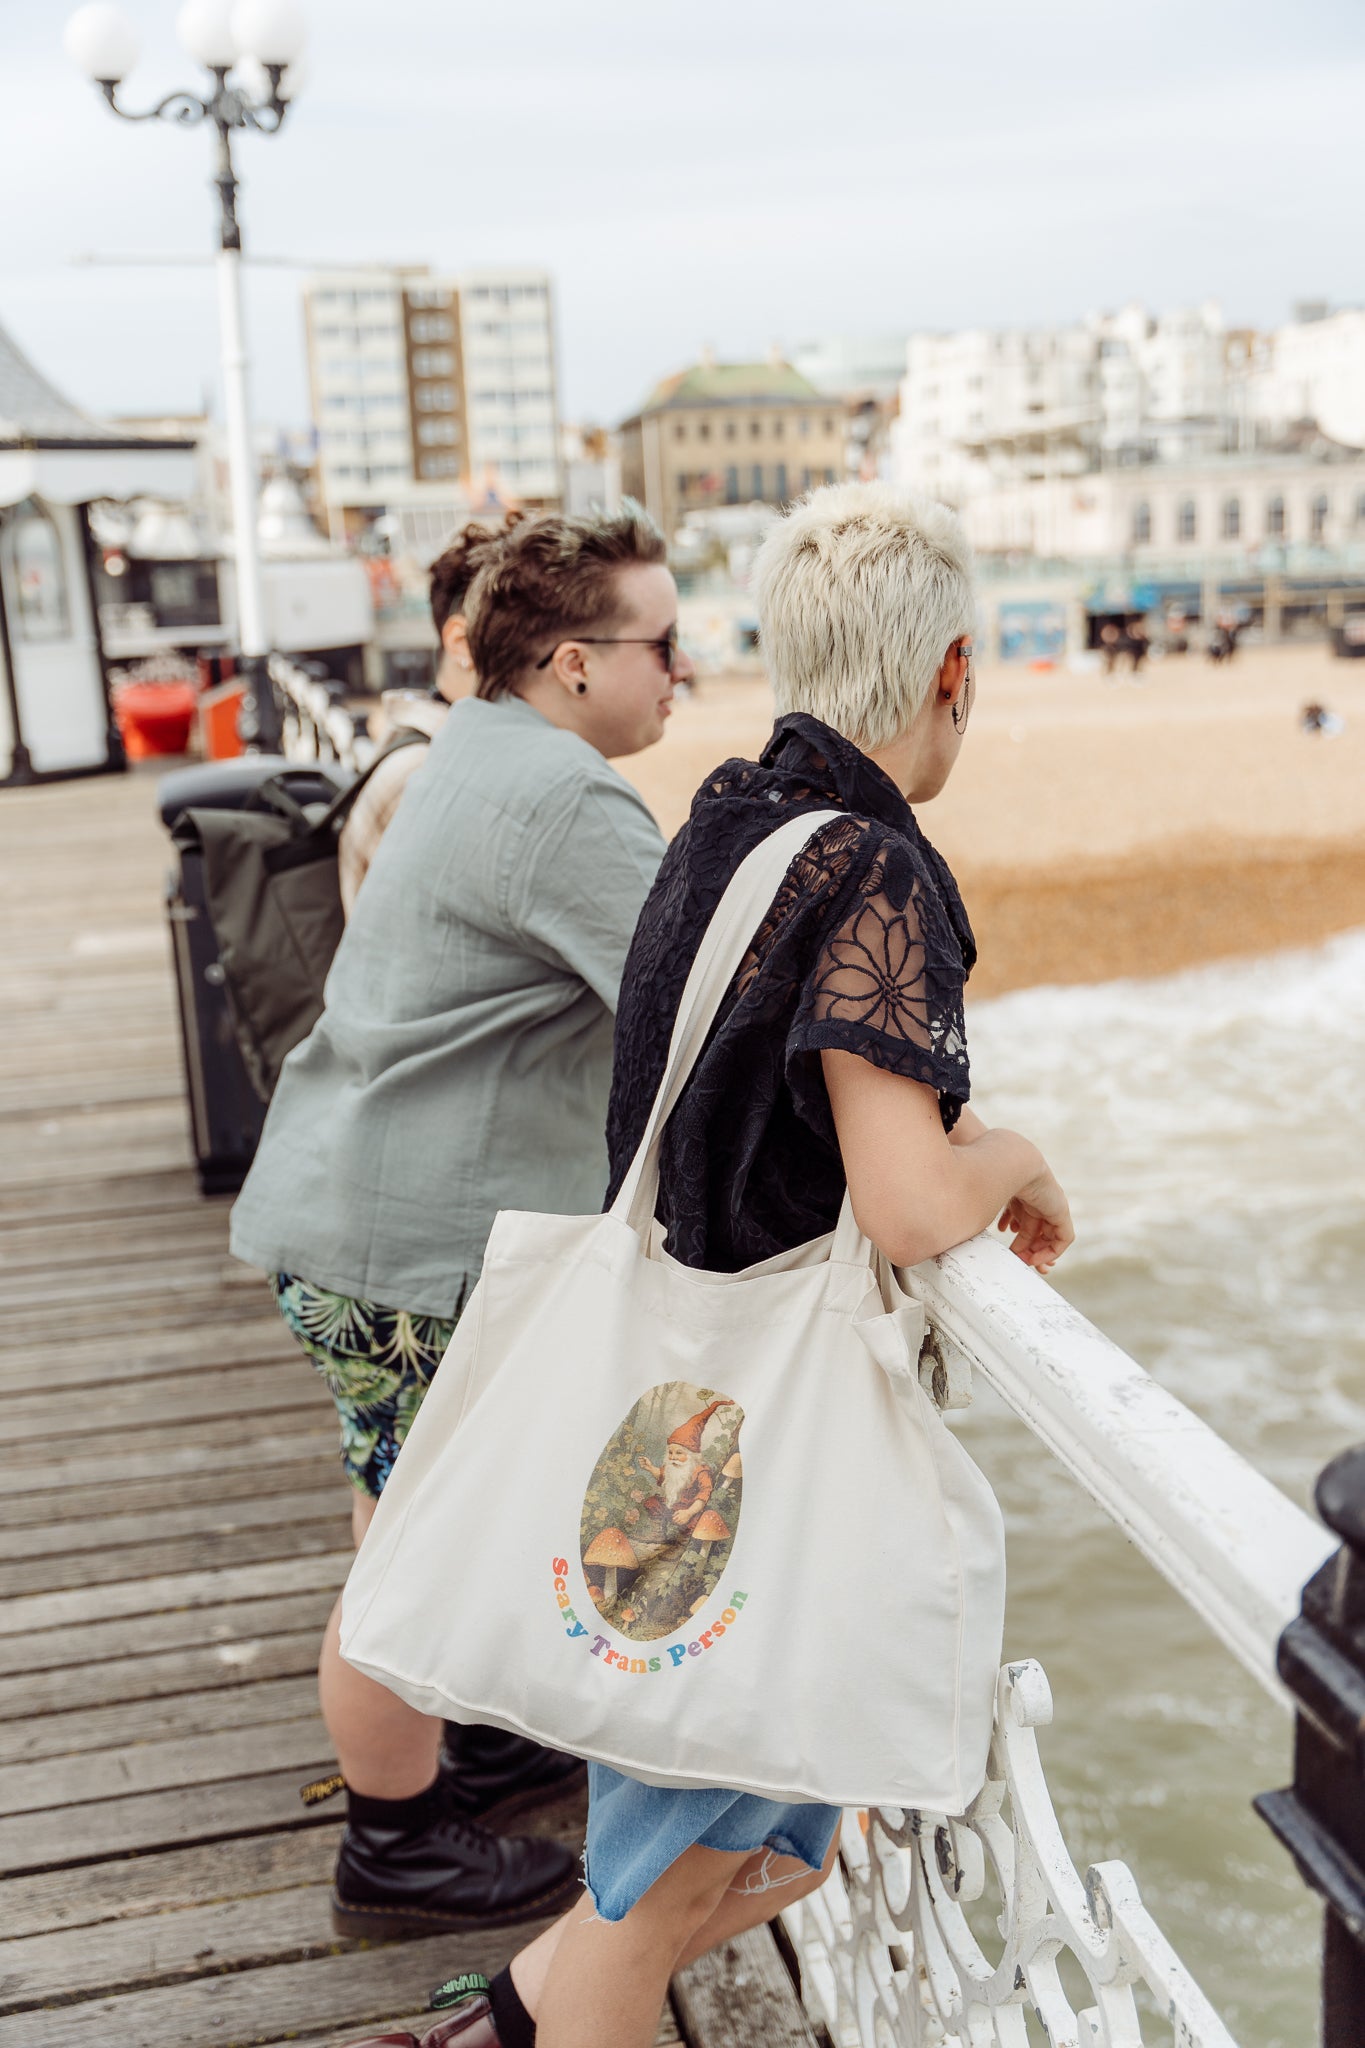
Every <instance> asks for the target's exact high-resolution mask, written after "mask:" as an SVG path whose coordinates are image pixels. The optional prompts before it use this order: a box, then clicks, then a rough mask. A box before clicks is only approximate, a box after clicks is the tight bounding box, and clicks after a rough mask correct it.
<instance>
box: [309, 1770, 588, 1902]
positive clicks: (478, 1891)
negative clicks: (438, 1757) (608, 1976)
mask: <svg viewBox="0 0 1365 2048" xmlns="http://www.w3.org/2000/svg"><path fill="white" fill-rule="evenodd" d="M423 1800H424V1802H426V1805H425V1817H424V1821H423V1823H422V1824H420V1825H418V1826H416V1827H413V1826H411V1825H409V1826H407V1827H401V1828H400V1827H395V1826H392V1825H385V1824H384V1823H383V1820H382V1819H378V1820H377V1819H376V1817H375V1809H376V1808H377V1807H379V1806H380V1805H381V1802H379V1801H376V1800H361V1799H357V1798H355V1797H354V1796H353V1797H352V1800H351V1811H350V1814H349V1817H348V1819H347V1822H346V1832H345V1834H344V1835H343V1836H342V1838H341V1852H340V1854H339V1855H338V1857H337V1867H336V1884H335V1888H334V1890H333V1892H332V1925H333V1927H334V1928H335V1929H336V1931H337V1933H338V1934H345V1935H350V1936H352V1937H359V1938H362V1939H366V1940H370V1941H392V1940H394V1939H395V1938H396V1937H397V1936H400V1935H408V1934H439V1933H441V1932H443V1931H445V1930H449V1931H451V1932H456V1931H458V1930H459V1929H461V1928H469V1927H506V1926H510V1925H512V1924H513V1923H514V1922H516V1921H519V1920H539V1919H541V1918H543V1917H544V1916H546V1915H548V1914H551V1913H559V1912H562V1911H563V1910H564V1908H565V1907H566V1906H568V1905H569V1904H570V1903H571V1902H572V1900H573V1898H574V1897H575V1895H576V1893H577V1891H578V1887H579V1876H578V1861H577V1858H576V1857H575V1856H573V1855H572V1854H571V1852H570V1851H569V1850H568V1849H564V1848H561V1847H560V1845H559V1843H558V1842H539V1841H530V1840H528V1839H526V1838H525V1837H524V1836H520V1835H490V1834H489V1833H488V1832H487V1830H486V1829H484V1828H481V1827H476V1826H475V1825H474V1823H473V1822H472V1821H470V1820H469V1819H468V1818H467V1817H466V1815H465V1814H464V1813H463V1811H462V1810H461V1808H460V1806H459V1803H458V1801H457V1800H456V1799H455V1798H454V1797H453V1795H452V1793H451V1790H450V1787H449V1784H448V1783H447V1781H446V1779H445V1778H444V1776H441V1777H438V1778H437V1780H436V1784H435V1786H434V1787H433V1788H432V1791H431V1793H430V1795H426V1794H424V1795H423ZM405 1803H406V1804H408V1805H409V1806H412V1805H413V1804H414V1802H411V1801H409V1802H405Z"/></svg>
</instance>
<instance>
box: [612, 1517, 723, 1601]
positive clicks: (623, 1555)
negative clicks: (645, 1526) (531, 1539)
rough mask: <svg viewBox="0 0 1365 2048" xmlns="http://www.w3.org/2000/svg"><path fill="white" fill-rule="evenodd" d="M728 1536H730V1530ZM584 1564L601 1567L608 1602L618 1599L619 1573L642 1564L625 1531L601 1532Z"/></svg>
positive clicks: (632, 1569)
mask: <svg viewBox="0 0 1365 2048" xmlns="http://www.w3.org/2000/svg"><path fill="white" fill-rule="evenodd" d="M704 1519H705V1517H703V1520H704ZM717 1519H718V1518H717ZM726 1534H727V1535H728V1534H729V1531H728V1530H726ZM583 1562H584V1564H585V1565H600V1566H601V1568H602V1582H603V1588H604V1590H605V1593H606V1597H607V1599H608V1600H614V1599H615V1598H616V1574H617V1572H619V1571H627V1572H633V1571H636V1570H638V1569H639V1564H640V1560H639V1558H638V1557H637V1556H636V1555H635V1551H634V1549H633V1548H632V1546H631V1541H630V1538H629V1536H627V1535H626V1533H625V1531H624V1530H623V1529H603V1530H601V1531H600V1532H599V1533H598V1534H597V1535H596V1536H594V1537H593V1539H592V1542H591V1543H590V1544H589V1545H588V1547H587V1549H586V1550H585V1551H584V1552H583Z"/></svg>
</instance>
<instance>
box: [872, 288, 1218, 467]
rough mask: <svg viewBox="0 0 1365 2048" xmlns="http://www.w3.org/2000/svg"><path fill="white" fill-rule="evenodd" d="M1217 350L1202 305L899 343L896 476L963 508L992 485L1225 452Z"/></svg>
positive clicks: (1213, 310)
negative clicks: (902, 354)
mask: <svg viewBox="0 0 1365 2048" xmlns="http://www.w3.org/2000/svg"><path fill="white" fill-rule="evenodd" d="M1229 354H1230V351H1229V347H1228V336H1227V334H1226V332H1225V329H1224V326H1223V321H1222V316H1221V314H1220V312H1219V310H1218V308H1217V307H1216V306H1214V305H1205V306H1201V307H1198V308H1195V309H1193V310H1182V311H1177V312H1173V313H1164V314H1161V315H1159V316H1157V317H1153V316H1151V315H1150V314H1148V313H1147V312H1145V311H1144V310H1143V308H1142V307H1140V306H1128V307H1125V308H1124V309H1123V311H1122V312H1120V313H1116V314H1103V315H1096V316H1094V317H1092V318H1091V319H1089V320H1086V321H1079V322H1075V323H1072V324H1071V325H1066V326H1057V327H1032V328H1006V329H1000V330H994V331H988V330H985V329H969V330H966V331H964V332H959V333H953V334H915V335H912V336H911V337H910V342H909V346H908V350H907V360H906V374H905V378H904V381H903V383H902V385H901V405H900V422H899V426H898V429H897V434H896V449H897V456H896V473H897V475H898V476H899V478H900V479H901V480H902V481H903V482H905V483H907V484H912V485H917V486H919V487H921V488H926V489H929V490H932V491H934V492H935V493H937V495H939V496H940V497H942V498H945V499H946V500H948V501H949V502H951V503H954V504H958V505H963V506H965V505H966V504H967V503H968V502H970V501H971V500H972V499H974V498H976V497H979V496H981V495H982V494H983V493H988V492H990V491H993V490H996V489H998V488H1000V487H1001V486H1003V485H1005V484H1014V483H1023V482H1040V481H1043V480H1045V479H1048V478H1053V479H1055V478H1059V477H1067V476H1080V475H1084V474H1086V473H1087V472H1088V471H1090V470H1093V469H1096V468H1101V467H1105V466H1108V465H1110V464H1113V465H1117V466H1125V465H1129V464H1141V463H1145V462H1151V461H1189V460H1191V459H1194V458H1196V457H1198V456H1200V455H1204V454H1213V453H1217V452H1219V451H1222V450H1225V449H1227V448H1228V447H1230V446H1235V445H1237V406H1236V402H1235V397H1234V390H1233V380H1232V378H1231V377H1230V374H1229ZM1239 360H1240V356H1239Z"/></svg>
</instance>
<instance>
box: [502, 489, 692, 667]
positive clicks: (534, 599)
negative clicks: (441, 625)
mask: <svg viewBox="0 0 1365 2048" xmlns="http://www.w3.org/2000/svg"><path fill="white" fill-rule="evenodd" d="M666 552H667V551H666V549H665V547H664V538H663V535H662V534H661V533H660V531H659V529H658V527H657V526H656V525H655V524H654V521H653V520H652V519H651V518H650V517H649V516H648V514H647V513H646V512H644V511H642V510H641V508H640V506H638V505H636V504H634V503H633V502H632V501H631V500H630V499H629V498H627V499H626V501H625V503H624V504H623V505H622V507H621V509H620V511H619V512H611V513H602V514H598V515H596V516H594V517H592V518H588V517H576V518H560V517H557V516H551V517H548V518H543V519H532V520H528V521H527V522H526V524H525V525H524V526H520V527H518V528H517V531H516V532H515V533H514V534H512V535H511V536H510V538H509V539H508V540H507V541H505V542H504V543H503V545H502V546H501V547H500V548H498V550H497V552H496V553H495V554H494V555H492V556H490V557H489V559H488V560H487V561H486V562H485V563H484V564H483V565H482V567H481V568H480V570H479V573H478V575H477V576H476V578H475V580H474V586H473V588H472V589H471V591H470V593H469V596H468V598H467V599H466V600H465V618H466V621H467V623H468V629H469V651H470V653H471V655H472V656H473V658H474V667H475V669H476V671H477V673H478V678H479V695H480V696H481V697H502V696H505V695H506V694H507V692H508V691H509V690H510V689H511V688H512V686H513V685H514V684H515V683H516V682H517V680H518V678H519V677H521V676H522V675H524V674H525V672H526V670H527V669H528V668H531V667H532V666H533V665H534V664H535V663H536V662H537V661H539V660H541V659H542V658H543V656H545V655H547V654H549V653H550V652H551V651H552V650H553V649H554V648H555V647H556V646H557V645H558V644H559V642H560V641H561V640H572V639H573V637H574V635H575V634H577V633H583V634H588V633H599V632H602V631H603V630H605V631H607V632H610V631H611V629H612V628H613V627H614V626H618V625H620V624H621V623H622V622H623V621H624V619H625V617H626V615H627V608H626V606H625V605H623V603H622V601H621V594H620V590H619V588H618V585H617V571H618V570H620V569H631V568H634V567H635V566H636V565H637V564H643V565H645V566H649V565H650V564H652V563H655V562H662V561H663V560H664V559H665V556H666Z"/></svg>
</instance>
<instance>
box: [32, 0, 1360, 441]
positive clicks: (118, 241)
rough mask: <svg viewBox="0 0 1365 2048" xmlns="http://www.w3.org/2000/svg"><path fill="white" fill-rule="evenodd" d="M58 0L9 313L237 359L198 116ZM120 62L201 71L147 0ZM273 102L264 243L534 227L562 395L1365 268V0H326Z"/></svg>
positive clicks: (82, 381) (254, 176) (259, 311)
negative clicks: (84, 58)
mask: <svg viewBox="0 0 1365 2048" xmlns="http://www.w3.org/2000/svg"><path fill="white" fill-rule="evenodd" d="M67 11H68V10H67V8H66V6H65V5H64V4H63V0H40V4H36V5H35V4H33V0H0V192H3V193H4V194H5V203H4V207H3V212H2V213H0V321H3V322H4V323H5V324H6V325H8V326H9V327H10V329H11V331H12V332H13V333H14V335H15V336H16V338H17V339H18V340H19V342H20V343H21V345H22V346H24V347H25V348H27V349H28V350H29V352H30V353H31V354H32V355H33V356H34V357H35V358H36V360H37V361H38V363H39V364H40V365H41V367H42V368H43V369H44V370H45V371H46V372H47V373H48V374H49V375H50V376H51V377H52V378H53V380H54V381H55V382H57V383H58V384H59V385H61V386H62V387H64V388H65V389H66V390H67V391H68V392H69V393H70V395H71V396H72V397H73V398H75V399H76V400H78V401H79V402H80V403H83V404H84V405H86V406H88V407H90V408H92V409H94V410H96V411H151V410H156V409H161V408H164V409H167V410H170V409H180V408H190V407H193V406H195V405H197V404H198V403H199V401H200V398H201V395H202V394H203V393H204V392H205V391H208V392H210V393H212V392H213V391H214V390H215V388H216V375H217V370H216V357H217V339H216V315H215V304H214V296H213V273H212V269H211V267H209V266H208V265H206V264H204V265H199V266H197V267H192V266H191V265H190V264H188V263H187V264H186V266H185V267H184V268H178V269H159V270H157V269H135V270H125V269H106V268H82V267H78V266H77V265H76V264H75V263H74V262H73V259H74V258H76V257H78V256H80V255H81V254H82V253H83V252H86V251H92V250H94V251H101V252H105V253H115V252H117V253H133V252H149V251H150V252H158V253H170V254H173V255H176V256H183V257H186V258H196V257H203V256H205V255H207V254H208V253H209V252H210V251H211V250H212V248H213V245H214V227H213V222H214V210H215V207H216V201H214V199H213V198H212V195H211V194H210V193H209V191H208V190H207V188H206V180H207V178H208V175H209V141H208V138H207V137H206V135H205V134H204V133H203V132H202V131H194V132H183V131H180V130H175V129H172V128H170V127H168V126H166V125H165V124H151V123H149V124H147V125H146V126H143V127H130V126H125V125H124V124H122V123H119V122H117V121H115V119H114V118H113V116H112V115H111V114H110V113H109V112H108V110H107V109H106V108H105V107H104V106H103V104H102V103H101V102H100V100H99V98H98V95H97V93H96V91H95V89H94V88H93V87H92V86H90V85H88V84H87V83H86V82H85V81H84V80H83V79H82V78H81V77H80V76H79V75H78V74H77V73H75V72H74V71H73V70H72V69H71V67H70V66H69V65H68V64H67V62H66V60H65V58H64V56H63V54H62V50H61V30H62V26H63V23H64V21H65V19H66V15H67ZM128 12H129V13H130V15H131V16H132V17H133V19H134V20H135V22H136V24H137V26H138V29H139V31H140V33H141V35H142V38H143V49H144V56H143V59H142V61H141V63H140V64H139V66H138V68H137V70H136V71H135V72H134V73H133V74H132V77H131V80H130V81H129V85H128V87H127V89H126V90H127V94H128V97H129V99H130V100H131V101H132V102H134V103H136V104H138V105H142V104H146V103H147V102H148V101H149V100H150V99H151V98H152V97H153V96H155V95H157V94H158V93H160V92H162V91H166V90H168V89H169V88H170V87H172V86H174V85H177V84H184V83H187V82H188V81H189V80H190V79H191V78H192V77H193V76H194V67H193V66H192V65H191V64H190V62H189V60H188V59H185V58H181V57H179V56H178V54H177V47H176V45H175V42H174V37H173V22H174V16H175V5H174V0H129V4H128ZM310 13H311V18H312V25H313V39H312V45H311V49H310V53H309V70H310V76H309V79H308V83H307V88H306V90H305V92H304V94H303V96H302V97H301V99H300V101H299V104H298V106H297V108H296V109H295V111H294V113H293V114H292V116H291V118H290V121H289V123H288V125H287V126H286V129H285V132H284V133H283V134H282V135H281V136H280V137H278V138H277V139H274V140H263V139H261V138H257V137H252V136H248V137H246V138H244V139H243V140H241V141H240V143H239V145H238V168H239V173H240V175H241V176H242V179H243V187H244V189H243V194H242V201H241V212H242V219H243V223H244V231H245V236H246V242H247V248H248V252H249V253H251V252H255V253H259V254H266V253H269V254H278V255H285V256H289V257H295V258H300V259H303V260H304V261H305V262H308V261H319V262H337V261H353V260H354V261H375V260H380V261H408V262H423V261H430V262H432V263H434V264H436V265H438V266H442V267H450V268H458V267H459V266H460V265H461V264H464V263H485V262H504V261H505V262H517V263H522V262H527V263H538V264H544V265H545V266H546V267H547V268H548V269H549V270H550V271H551V272H552V274H553V276H554V279H555V283H556V287H557V291H558V308H559V339H560V362H561V380H562V397H563V403H564V409H565V412H566V414H567V415H568V416H570V417H581V418H592V419H606V420H615V419H618V418H620V417H621V416H622V415H624V414H625V413H627V412H628V411H629V410H630V409H631V408H632V407H633V406H634V405H635V404H636V403H637V402H638V400H639V398H640V397H641V396H642V394H643V392H644V391H645V390H646V389H647V388H648V386H649V385H650V384H651V383H652V382H653V381H654V380H655V379H656V378H657V377H658V376H660V375H662V374H664V373H665V372H667V371H668V370H670V369H673V368H676V367H679V366H680V365H682V364H683V363H685V362H687V361H688V360H689V359H693V358H695V356H696V354H697V352H698V350H699V349H700V347H701V346H702V345H703V344H704V343H706V342H711V343H713V344H714V345H715V346H716V348H717V349H718V350H719V352H720V353H721V354H722V355H723V356H724V355H728V356H743V355H748V354H761V353H762V352H763V351H765V350H766V349H767V347H768V346H769V345H770V344H771V343H772V342H773V341H780V342H782V343H784V344H786V345H787V346H789V347H790V346H793V345H795V344H797V343H799V342H801V341H803V340H807V339H810V338H813V337H815V336H819V335H824V334H878V333H887V332H898V331H900V330H902V329H909V328H912V327H953V326H962V325H967V324H976V323H981V324H1001V323H1005V322H1011V321H1035V320H1036V321H1051V320H1062V319H1068V318H1073V317H1076V316H1079V315H1081V314H1083V313H1085V312H1086V311H1087V310H1088V309H1090V308H1093V307H1098V306H1114V305H1117V304H1119V303H1121V302H1123V301H1124V300H1126V299H1129V298H1135V297H1136V298H1141V299H1143V300H1145V301H1146V302H1147V303H1148V304H1149V305H1152V306H1156V307H1159V306H1164V305H1177V304H1189V303H1193V302H1195V301H1197V300H1199V299H1202V298H1205V297H1214V298H1218V299H1220V300H1221V301H1222V303H1223V306H1224V309H1225V311H1226V313H1227V315H1228V317H1229V319H1230V320H1234V321H1238V322H1241V321H1248V322H1255V323H1270V322H1273V321H1276V320H1278V319H1280V318H1283V317H1284V316H1285V315H1286V313H1287V310H1288V308H1289V306H1290V303H1291V302H1292V301H1293V300H1295V299H1297V298H1304V297H1327V298H1330V299H1332V300H1334V301H1343V300H1345V301H1354V300H1358V299H1360V298H1361V297H1363V296H1365V289H1363V288H1362V281H1361V271H1362V265H1363V264H1365V258H1363V257H1362V254H1361V251H1362V233H1361V200H1362V184H1363V183H1365V167H1363V166H1362V158H1361V147H1360V133H1361V121H1362V111H1363V110H1365V8H1362V7H1361V6H1360V4H1359V0H1296V4H1295V5H1294V6H1293V7H1292V8H1291V7H1289V6H1287V5H1285V4H1284V0H1240V4H1236V5H1233V4H1229V0H1178V4H1177V0H1143V4H1142V5H1140V6H1138V5H1128V6H1120V5H1115V4H1114V0H1027V4H1021V0H940V4H939V5H938V6H933V7H931V6H929V5H926V4H924V0H837V4H833V0H831V4H826V5H823V6H821V5H816V4H815V0H686V4H684V0H576V4H575V0H502V4H501V5H498V4H492V5H490V4H489V0H368V4H366V0H312V5H311V8H310ZM248 293H249V317H250V324H251V338H252V349H253V357H254V378H255V404H256V411H257V414H258V415H259V416H260V417H261V418H263V419H271V420H277V421H283V422H299V421H303V420H306V418H307V411H308V406H307V394H306V386H305V379H304V367H303V341H302V319H301V314H300V310H299V273H297V272H294V271H289V270H283V271H281V270H272V269H260V270H255V271H253V272H251V273H250V274H249V277H248Z"/></svg>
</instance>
